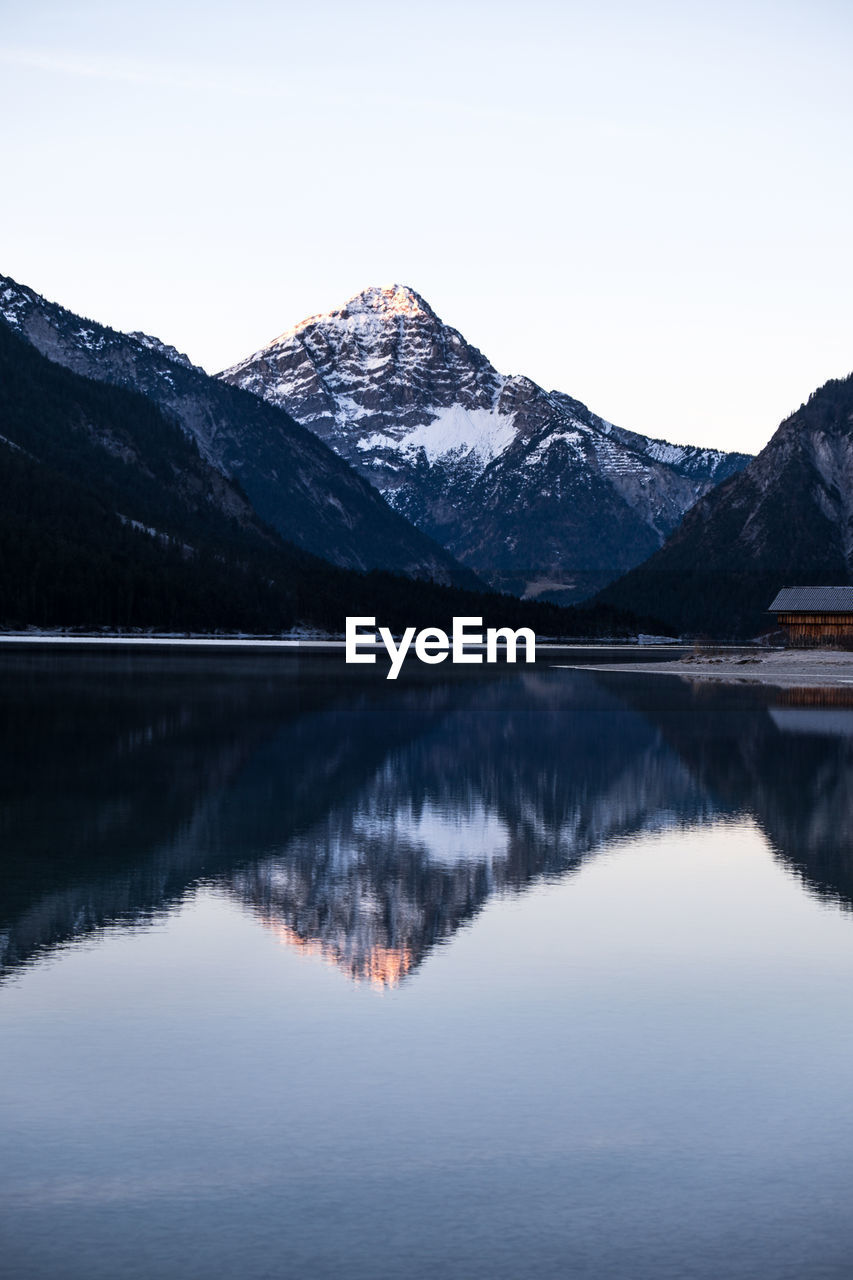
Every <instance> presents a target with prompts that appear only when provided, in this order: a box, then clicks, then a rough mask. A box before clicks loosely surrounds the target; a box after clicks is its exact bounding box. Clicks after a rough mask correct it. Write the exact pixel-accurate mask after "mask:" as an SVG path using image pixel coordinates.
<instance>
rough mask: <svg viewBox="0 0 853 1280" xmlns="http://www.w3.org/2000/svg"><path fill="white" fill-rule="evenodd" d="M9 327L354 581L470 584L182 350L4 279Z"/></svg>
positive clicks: (313, 439) (0, 282) (431, 546)
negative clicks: (154, 409)
mask: <svg viewBox="0 0 853 1280" xmlns="http://www.w3.org/2000/svg"><path fill="white" fill-rule="evenodd" d="M0 321H4V322H5V323H6V324H7V325H8V326H9V327H10V328H11V329H12V330H13V331H14V332H15V333H17V334H18V335H19V336H21V337H23V338H25V339H26V340H27V341H28V342H30V343H31V344H32V345H33V346H34V347H36V348H37V350H38V351H40V352H41V353H42V354H43V355H45V356H47V357H48V358H49V359H50V360H52V361H54V362H55V363H57V364H60V365H64V366H65V367H66V368H68V369H71V370H72V371H73V372H75V373H78V374H83V375H84V376H85V377H87V378H91V379H93V380H95V381H97V382H104V383H109V384H112V385H116V386H121V387H125V388H129V389H132V390H134V391H138V392H141V393H142V394H143V395H145V396H147V397H148V398H149V399H150V400H153V401H154V403H155V404H156V405H157V406H158V407H159V408H160V409H161V410H163V411H165V413H166V414H167V415H168V416H169V417H170V418H171V419H172V420H174V421H176V422H177V423H178V424H179V425H180V426H181V428H182V429H183V431H184V432H185V433H186V434H187V435H188V436H190V437H191V438H192V439H193V440H194V441H195V442H196V445H197V446H198V450H199V452H200V454H201V455H202V458H203V459H204V460H205V461H206V462H207V463H208V464H209V465H210V466H211V467H212V468H214V469H216V470H217V471H218V472H220V473H221V474H222V475H223V476H225V477H226V478H227V479H228V480H230V481H234V482H236V483H237V484H238V485H239V486H240V487H241V488H242V490H243V491H244V493H245V495H247V497H248V499H249V501H250V502H251V505H252V507H253V508H254V510H255V511H256V512H257V513H258V514H259V515H260V516H261V517H262V518H263V519H264V520H266V521H268V522H269V524H271V525H272V526H273V527H274V528H275V529H277V530H278V532H279V533H281V534H282V535H283V536H284V537H285V538H287V539H288V540H289V541H291V542H293V543H295V544H296V545H297V546H299V547H302V548H304V549H305V550H307V551H310V552H312V553H314V554H315V555H319V556H322V557H324V558H325V559H327V560H330V561H332V563H334V564H339V565H345V566H347V567H351V568H355V569H372V568H385V569H392V570H396V571H399V572H403V573H406V574H409V575H410V576H413V577H428V578H433V579H435V580H436V581H439V582H457V583H459V584H464V585H472V584H473V575H471V573H470V572H467V571H465V570H464V569H462V568H461V566H459V565H458V564H457V563H456V562H455V561H454V560H453V557H452V556H451V555H450V554H448V553H447V551H445V550H444V549H443V548H441V547H439V546H438V545H436V544H435V543H434V542H432V541H431V540H430V539H429V538H428V537H426V536H425V535H424V534H423V533H420V532H419V531H418V530H417V529H414V528H413V527H412V526H411V525H410V524H409V523H408V522H407V521H406V520H405V519H403V518H401V516H400V515H398V514H397V513H395V512H394V511H392V510H391V509H390V508H389V506H388V504H387V503H386V502H385V501H384V500H383V499H382V497H381V496H380V495H379V494H378V493H377V491H376V489H375V488H374V487H373V486H371V485H369V484H367V483H366V482H365V481H364V479H363V478H362V477H360V476H359V475H357V474H356V473H355V472H354V471H353V469H352V468H351V467H350V466H349V465H347V464H346V463H345V462H344V461H343V460H342V459H341V458H340V457H339V456H337V454H336V453H335V452H333V451H332V450H330V449H329V448H327V447H326V445H325V444H323V443H322V442H321V441H320V440H318V438H317V436H316V434H314V433H313V432H311V431H307V430H306V429H305V428H304V427H301V426H299V425H298V424H297V423H296V422H294V421H293V419H292V418H291V417H289V416H288V414H287V413H286V412H284V411H282V410H281V409H277V408H273V407H272V406H271V405H269V404H265V403H263V402H262V401H260V400H258V399H257V397H255V396H251V395H248V394H246V393H245V392H243V391H240V390H239V389H238V388H236V387H231V386H226V385H225V384H223V383H222V382H221V381H218V380H216V379H214V378H211V377H209V376H208V375H207V374H206V373H205V372H204V371H203V370H201V369H199V368H197V367H196V366H194V365H192V364H191V363H190V361H189V360H188V359H187V357H186V356H183V355H181V354H180V353H179V352H177V351H176V350H175V348H174V347H169V346H167V345H166V344H165V343H162V342H160V340H159V339H157V338H152V337H149V336H148V335H146V334H141V333H136V334H125V333H117V332H116V331H115V330H114V329H109V328H106V327H105V326H103V325H99V324H96V323H95V322H94V321H90V320H84V319H83V318H82V317H80V316H77V315H74V314H73V312H70V311H67V310H66V309H65V308H64V307H61V306H58V305H56V304H55V303H51V302H48V301H47V300H46V299H45V298H43V297H41V296H40V295H39V294H37V293H35V292H34V291H33V290H31V289H27V288H25V287H24V286H22V285H18V284H16V283H15V281H14V280H11V279H9V278H8V277H5V276H0Z"/></svg>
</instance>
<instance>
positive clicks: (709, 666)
mask: <svg viewBox="0 0 853 1280" xmlns="http://www.w3.org/2000/svg"><path fill="white" fill-rule="evenodd" d="M572 669H574V668H572ZM577 670H579V671H581V670H583V671H616V672H624V673H631V674H633V675H640V674H648V675H671V676H678V677H679V678H680V679H682V680H686V681H688V682H690V683H694V682H702V681H715V682H716V683H718V684H751V685H772V686H776V687H777V688H780V689H791V688H809V687H812V688H844V687H846V686H848V685H850V686H853V652H850V653H848V652H845V651H843V650H838V649H777V650H771V651H769V652H760V651H755V650H752V651H750V650H744V649H741V650H740V651H739V654H738V656H735V654H734V653H731V654H730V655H724V654H721V653H719V652H718V653H715V654H710V653H707V654H703V653H699V654H693V653H689V654H687V655H685V656H684V657H682V658H679V659H678V660H676V661H671V660H664V661H661V662H631V663H608V664H607V665H606V666H605V665H601V666H597V667H592V666H587V665H584V666H580V665H578V667H577Z"/></svg>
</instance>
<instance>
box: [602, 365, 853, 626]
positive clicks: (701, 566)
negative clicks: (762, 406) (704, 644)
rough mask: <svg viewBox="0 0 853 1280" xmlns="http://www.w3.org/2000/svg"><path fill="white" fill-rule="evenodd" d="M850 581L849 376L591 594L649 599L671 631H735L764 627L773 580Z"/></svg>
mask: <svg viewBox="0 0 853 1280" xmlns="http://www.w3.org/2000/svg"><path fill="white" fill-rule="evenodd" d="M851 582H853V374H851V375H848V377H846V378H834V379H830V381H829V382H826V383H824V385H823V386H821V387H819V388H817V390H815V391H814V392H812V394H811V396H810V397H809V399H808V400H807V401H806V402H805V403H804V404H802V405H801V406H800V408H799V409H797V410H796V412H795V413H793V414H790V415H789V416H788V417H787V418H785V419H784V420H783V421H782V422H781V423H780V425H779V427H778V428H777V430H776V431H775V432H774V434H773V436H772V437H771V439H770V440H769V441H768V443H767V444H766V445H765V447H764V448H763V449H762V450H761V452H760V453H759V454H758V455H757V456H756V457H755V458H754V459H753V460H752V462H751V463H750V464H749V465H748V466H747V467H746V468H745V469H744V470H743V471H742V472H740V473H739V474H738V475H734V476H732V477H730V478H729V479H728V480H726V481H725V482H724V483H723V484H722V485H720V487H719V488H718V489H715V490H714V491H713V492H711V493H709V494H707V495H706V496H705V497H703V498H702V499H701V500H700V501H699V502H698V503H697V504H696V506H695V507H694V508H693V509H692V510H691V511H689V512H688V513H687V515H686V516H685V518H684V521H683V522H682V524H681V525H680V526H679V528H678V529H677V530H676V531H675V532H674V533H673V534H672V536H671V537H670V538H669V539H668V540H667V541H666V543H665V544H664V546H663V547H662V548H661V549H660V551H658V552H657V553H656V554H655V555H654V556H652V557H651V558H650V559H649V560H648V561H647V562H646V563H644V564H642V565H640V566H639V567H637V568H635V569H634V570H632V571H631V572H630V573H629V574H627V575H626V576H625V577H624V578H622V579H620V580H619V581H617V582H614V583H613V584H611V585H610V586H608V587H607V588H606V589H605V590H604V591H603V592H602V593H601V595H600V597H598V598H599V599H600V600H601V601H602V602H607V603H608V604H612V605H614V606H617V605H618V607H620V608H630V607H631V605H629V603H628V602H629V601H633V602H634V604H636V605H638V604H639V603H640V602H641V601H644V602H645V607H649V605H650V603H651V602H654V611H655V613H656V614H658V615H659V616H660V617H661V618H662V619H663V620H664V621H665V622H667V623H668V624H669V625H670V626H672V627H673V628H674V629H677V630H679V631H685V630H691V631H700V632H708V633H710V634H713V635H721V636H722V635H732V636H736V637H741V636H744V635H749V634H754V633H756V632H759V631H768V630H770V628H771V627H772V620H771V618H770V617H769V615H767V613H766V610H767V608H768V606H769V605H770V603H771V601H772V600H773V597H774V596H775V595H776V592H777V591H778V590H779V588H780V587H782V586H793V585H797V584H806V583H808V584H809V585H813V586H833V585H834V586H843V585H847V584H849V583H851Z"/></svg>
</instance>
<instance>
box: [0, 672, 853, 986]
mask: <svg viewBox="0 0 853 1280" xmlns="http://www.w3.org/2000/svg"><path fill="white" fill-rule="evenodd" d="M818 692H819V691H814V690H810V691H808V692H807V693H803V694H802V695H798V694H797V693H796V692H794V693H792V692H791V691H788V692H786V693H784V694H783V693H781V692H774V691H770V690H761V689H748V688H744V687H738V688H734V689H732V688H725V687H721V686H709V685H704V686H691V685H688V684H686V683H684V682H682V681H680V680H677V679H673V678H670V677H664V676H647V677H641V676H637V677H633V676H630V675H625V674H621V673H611V674H607V673H603V674H598V673H592V672H574V671H568V670H563V669H549V668H548V667H546V666H544V665H542V666H540V667H539V668H537V670H536V672H535V673H530V672H526V671H518V672H513V671H507V670H506V669H504V670H503V671H500V670H495V671H491V672H489V673H488V674H483V673H482V672H480V673H476V672H475V673H474V674H473V675H472V674H471V673H470V672H468V673H465V674H464V675H457V674H454V675H453V676H448V675H445V674H443V673H441V672H436V670H435V669H433V670H431V671H429V672H427V673H425V674H424V673H421V674H420V676H419V677H417V678H410V679H408V680H406V681H403V680H401V681H400V682H398V683H397V684H394V685H392V684H391V683H390V682H386V681H383V680H380V679H377V678H376V675H375V673H374V672H373V671H368V672H366V673H365V672H363V671H357V672H353V671H352V669H348V668H346V667H345V666H344V665H343V663H342V662H341V661H340V659H338V658H329V657H323V658H319V657H318V658H306V657H300V658H295V657H292V656H289V657H287V658H284V659H282V658H281V657H276V658H244V657H235V656H234V655H233V654H230V655H227V656H225V657H221V658H216V657H205V658H200V657H198V656H193V657H191V658H190V657H186V658H180V657H178V658H176V657H169V658H156V657H151V656H147V655H146V656H144V657H140V656H129V655H124V656H122V655H117V654H110V655H108V656H107V657H100V656H95V655H89V656H86V655H79V656H76V657H69V656H66V655H60V656H57V657H54V656H52V655H32V654H28V655H22V656H20V657H11V656H6V657H5V658H4V661H3V668H2V673H0V695H1V696H2V705H3V708H4V715H3V723H2V730H0V732H2V751H3V759H4V769H3V774H2V779H0V830H1V831H2V848H3V859H4V883H5V889H4V893H3V899H2V904H0V963H2V967H3V971H4V972H5V973H7V974H8V973H10V972H12V971H14V970H15V969H16V968H18V967H19V966H21V965H23V964H26V963H28V962H30V961H32V960H33V959H35V958H37V957H39V956H42V955H44V954H45V953H46V952H49V951H50V950H52V949H53V948H56V947H58V946H62V945H65V944H68V943H70V942H72V941H74V940H75V939H79V938H83V937H86V936H90V935H96V934H97V933H98V931H100V930H102V929H104V928H105V927H107V926H127V927H131V926H134V925H137V924H140V923H145V922H148V921H150V920H151V919H152V918H155V917H156V916H157V915H158V914H160V913H162V912H165V911H168V910H169V909H170V908H172V907H173V906H174V905H175V904H178V903H180V902H181V901H182V899H183V898H184V897H185V896H186V894H187V893H188V892H190V891H192V890H193V888H194V887H195V886H197V885H199V884H200V883H204V884H207V885H213V886H215V887H216V888H217V889H219V890H220V891H223V892H226V893H228V894H230V895H232V896H233V897H234V898H235V899H236V900H238V901H239V902H241V903H242V904H244V905H245V907H246V908H247V909H248V910H249V911H250V912H252V913H253V914H254V916H255V917H256V918H257V919H258V921H259V922H260V923H261V924H262V925H263V926H264V927H266V928H268V929H270V930H271V931H272V932H273V933H274V934H275V936H276V937H277V938H279V939H280V940H281V941H282V943H284V944H286V945H287V946H290V947H296V948H298V949H300V950H301V951H303V952H306V953H308V954H315V955H320V956H322V957H323V958H325V959H326V960H329V961H331V962H333V963H334V964H336V965H338V966H339V967H340V968H341V969H342V970H343V971H344V972H346V973H347V974H349V975H350V976H351V977H352V978H353V979H357V980H368V981H370V982H372V983H375V984H377V985H379V986H389V985H390V986H393V985H395V984H397V983H398V982H400V981H401V980H402V979H404V978H405V977H406V976H407V975H408V974H411V973H412V972H413V971H414V970H415V969H416V968H417V967H418V965H420V964H421V963H422V962H423V960H424V957H425V956H426V955H427V954H428V952H429V951H430V950H431V948H433V947H434V946H436V945H437V944H440V943H441V942H442V941H443V940H445V939H448V938H450V937H451V936H452V935H453V934H454V933H455V932H456V931H457V930H458V929H459V928H460V927H462V926H464V925H465V924H466V923H467V922H469V921H470V920H471V919H472V918H473V917H474V916H475V915H476V913H477V912H478V911H479V910H480V909H481V908H482V906H483V905H484V904H485V903H486V901H487V900H488V899H489V898H490V896H492V895H494V894H496V893H505V892H520V891H521V890H523V889H524V888H525V887H526V886H528V885H530V884H531V883H532V882H534V881H536V880H537V879H539V878H542V877H556V876H563V875H565V874H567V873H569V872H571V871H572V869H573V868H575V867H577V866H578V865H579V864H580V862H581V861H582V860H583V859H584V858H586V857H588V856H590V855H591V854H593V853H595V852H597V851H599V850H602V849H604V848H607V847H609V846H611V845H612V844H613V843H614V842H616V841H619V840H621V839H624V838H626V837H631V836H634V835H637V834H639V833H641V832H646V831H653V830H658V829H662V828H665V827H671V826H675V825H679V824H680V825H693V824H699V823H710V822H713V821H716V820H719V819H721V818H726V817H729V816H732V815H744V816H750V817H752V818H753V819H754V820H755V822H756V823H757V824H758V826H759V827H760V828H761V829H762V831H763V832H764V834H765V836H766V837H767V839H768V841H769V843H770V844H771V846H772V848H773V850H774V852H775V853H776V855H777V856H778V858H779V859H781V860H782V862H783V863H784V864H785V865H786V866H787V867H788V868H789V869H790V870H791V871H792V872H793V873H794V874H796V875H797V876H798V877H799V878H800V880H801V881H802V882H803V884H804V885H806V886H807V887H808V888H809V889H810V890H811V891H814V892H817V893H819V894H822V895H825V896H827V897H829V898H832V899H833V900H835V901H836V902H841V903H843V904H845V905H849V904H850V903H851V902H853V859H851V850H850V843H849V839H848V838H847V837H846V836H845V833H846V832H849V831H851V830H853V785H851V784H853V723H851V721H853V701H851V700H850V698H849V695H845V694H839V695H836V696H835V697H834V698H832V697H829V696H828V695H827V696H824V697H819V696H817V694H818ZM844 698H847V701H846V702H845V701H844Z"/></svg>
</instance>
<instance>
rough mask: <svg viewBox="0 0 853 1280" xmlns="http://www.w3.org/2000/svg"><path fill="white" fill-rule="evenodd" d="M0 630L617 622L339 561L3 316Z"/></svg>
mask: <svg viewBox="0 0 853 1280" xmlns="http://www.w3.org/2000/svg"><path fill="white" fill-rule="evenodd" d="M0 493H2V494H3V501H2V504H0V626H1V627H8V628H12V629H15V630H17V629H19V628H20V627H23V626H41V627H85V628H91V627H109V628H127V627H143V628H153V629H156V630H164V631H174V630H181V631H185V630H194V631H216V630H229V631H250V632H260V633H269V632H278V631H282V630H286V629H289V628H290V627H292V626H293V625H294V624H296V623H307V624H309V625H315V626H320V627H324V628H327V629H329V630H332V631H342V630H343V626H344V619H345V617H346V616H347V614H363V613H368V614H373V615H374V616H378V617H380V618H381V620H382V621H383V622H386V623H387V624H388V625H389V626H392V627H395V628H397V629H398V630H399V629H402V628H403V627H405V626H410V625H415V626H420V627H423V626H428V625H433V626H435V625H439V626H445V627H449V625H450V619H451V618H452V616H453V615H454V614H463V615H465V614H473V615H480V616H483V617H484V618H485V619H486V625H489V626H504V625H512V626H532V627H534V628H535V629H536V630H537V631H539V632H540V633H543V634H547V635H553V634H559V633H565V632H566V631H570V632H571V633H574V634H579V633H584V632H586V633H587V634H588V633H589V632H590V630H591V631H592V632H593V633H594V632H595V631H596V630H597V629H599V628H601V627H604V628H605V629H606V630H608V631H611V630H612V628H613V626H614V622H615V621H617V620H615V619H614V618H613V615H612V611H611V612H610V614H609V615H608V613H607V612H606V611H602V612H601V614H600V616H599V615H598V614H597V613H593V612H591V611H586V616H583V617H582V616H578V615H569V613H568V612H567V611H566V610H561V609H558V608H557V607H556V606H554V605H548V604H545V603H538V602H529V603H526V602H523V601H520V600H517V599H513V598H511V597H505V596H497V595H494V594H489V593H484V592H483V591H482V590H480V589H479V588H478V589H477V590H470V591H464V590H462V589H461V588H458V587H452V586H444V585H442V584H439V583H434V582H425V581H420V580H412V579H409V578H406V577H404V576H402V575H399V574H391V573H388V572H384V571H383V572H380V571H377V570H373V571H371V572H370V573H361V572H359V571H357V570H354V569H345V568H341V567H338V566H335V565H331V564H329V563H328V562H327V561H324V560H321V559H320V558H319V557H317V556H313V555H311V554H310V553H309V552H306V551H304V550H302V548H300V547H297V546H295V545H293V544H292V543H288V542H285V540H284V539H283V538H282V537H281V535H280V534H278V533H277V531H276V530H274V529H273V528H271V527H270V526H269V525H266V524H265V523H264V522H263V521H261V520H260V518H259V517H258V516H257V514H256V513H255V511H254V510H253V508H252V507H251V505H250V504H249V502H248V500H247V498H246V496H245V494H244V493H243V492H242V490H241V489H240V488H239V486H238V485H237V484H235V482H234V481H232V480H229V479H227V478H226V477H225V476H224V475H223V474H222V473H221V472H220V471H219V470H218V469H217V468H216V467H214V466H213V465H212V464H211V463H209V462H208V461H206V460H205V459H204V458H203V457H202V456H201V454H200V453H199V450H198V447H197V445H196V443H195V441H194V440H193V439H192V438H191V437H189V436H187V435H186V434H185V433H184V431H182V430H181V428H180V426H179V425H178V424H177V423H176V422H175V421H174V420H173V419H172V418H171V417H170V416H169V415H167V414H166V413H164V411H163V410H162V409H160V408H159V407H158V406H157V405H156V404H154V403H153V402H152V401H151V400H149V399H148V398H147V397H146V396H143V395H140V394H139V393H138V392H135V391H129V390H127V389H125V388H123V387H115V386H109V385H105V384H103V383H99V382H93V381H92V380H91V379H89V378H84V377H82V376H81V375H80V374H77V373H72V372H71V370H69V369H66V368H63V367H62V366H61V365H58V364H54V363H53V362H52V361H50V360H48V359H47V358H46V357H45V356H43V355H41V353H40V352H39V351H37V350H36V349H35V347H33V346H31V345H30V344H29V343H27V342H25V341H24V340H23V339H22V338H20V337H19V336H18V335H17V334H16V333H14V332H13V331H12V330H11V329H10V328H8V327H7V326H6V325H2V324H0Z"/></svg>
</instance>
